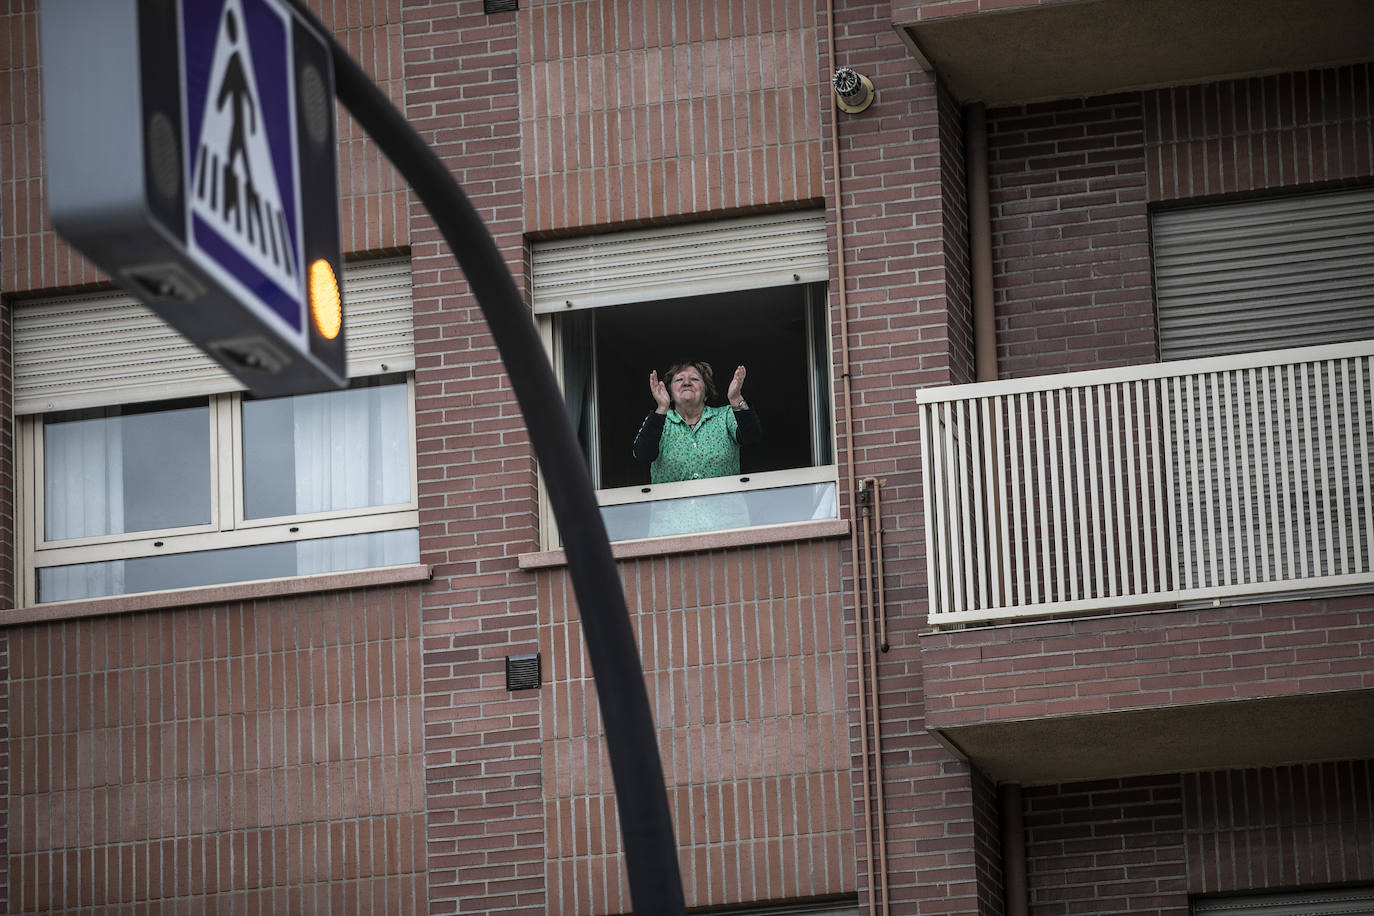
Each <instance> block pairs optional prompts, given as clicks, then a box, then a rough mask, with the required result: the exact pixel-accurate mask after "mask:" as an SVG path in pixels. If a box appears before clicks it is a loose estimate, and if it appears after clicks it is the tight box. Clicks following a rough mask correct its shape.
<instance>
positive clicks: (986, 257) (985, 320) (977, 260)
mask: <svg viewBox="0 0 1374 916" xmlns="http://www.w3.org/2000/svg"><path fill="white" fill-rule="evenodd" d="M964 158H965V170H966V171H967V173H968V176H967V177H968V235H969V261H970V264H969V273H970V274H971V275H972V276H971V282H972V285H973V366H974V373H975V377H976V378H977V379H978V381H980V382H995V381H997V324H996V318H995V317H994V315H993V311H992V218H991V215H990V212H989V210H988V121H987V109H986V108H985V107H984V105H983V103H982V102H975V103H973V104H972V105H968V106H966V107H965V109H964Z"/></svg>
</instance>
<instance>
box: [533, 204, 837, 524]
mask: <svg viewBox="0 0 1374 916" xmlns="http://www.w3.org/2000/svg"><path fill="white" fill-rule="evenodd" d="M827 232H828V229H827V220H826V217H825V212H824V211H822V210H804V211H788V212H779V213H764V214H754V215H751V216H745V217H739V218H735V219H726V220H716V221H711V222H703V223H695V224H683V225H675V226H667V227H656V228H652V229H639V230H630V231H625V232H614V233H605V234H600V235H590V236H584V237H581V238H574V239H559V240H555V241H549V242H536V243H534V246H533V249H532V252H531V298H532V301H533V306H534V312H535V318H536V321H537V324H538V329H539V333H540V336H541V338H542V340H543V342H544V347H545V350H546V352H547V353H548V355H549V359H550V361H551V363H552V364H553V368H554V373H555V375H556V376H557V378H558V380H559V382H560V384H562V383H563V381H564V379H565V377H566V373H565V367H564V365H563V359H562V353H563V348H562V346H561V342H560V340H559V339H558V329H557V326H556V321H555V319H554V316H555V315H558V314H565V313H566V312H567V311H569V310H577V309H602V308H615V307H617V306H626V305H632V304H637V303H645V302H657V301H662V300H668V299H672V298H676V297H684V296H700V295H709V294H713V293H738V292H747V291H749V290H752V289H766V288H770V287H780V286H790V285H795V284H807V285H808V287H810V286H811V285H812V284H818V285H819V284H825V283H828V281H829V279H830V268H829V251H828V242H827ZM821 295H822V296H823V295H825V294H824V293H822V294H821ZM825 306H826V303H825V302H824V300H822V301H821V302H820V303H817V304H816V305H815V306H814V307H817V308H820V309H822V311H823V312H824V311H828V310H826V307H825ZM810 307H812V306H808V308H810ZM825 327H826V330H827V332H828V331H829V322H828V321H826V322H825ZM813 330H814V327H813V325H812V324H811V323H810V322H808V324H807V334H808V350H812V351H814V350H815V349H818V348H819V347H818V346H817V345H818V344H823V347H824V351H825V354H826V365H827V366H828V367H833V366H834V359H833V353H832V348H833V341H832V339H831V337H830V335H829V334H828V333H827V334H826V339H825V340H824V341H821V342H818V341H814V340H813V339H811V335H812V333H813ZM808 375H809V384H810V385H811V387H812V390H811V395H812V401H811V403H813V404H815V403H817V401H818V395H819V394H821V392H817V391H816V390H815V386H816V385H817V384H818V380H817V377H816V375H817V374H816V373H815V372H814V371H812V372H809V373H808ZM827 380H828V373H827ZM591 385H592V389H591V391H590V397H591V399H592V401H593V403H597V402H599V398H598V392H597V391H596V389H595V373H593V374H592V379H591ZM824 394H825V398H826V400H827V401H829V400H830V399H831V394H830V392H829V391H826V392H824ZM645 409H646V410H647V409H648V399H647V392H646V402H645ZM833 418H834V410H833V407H832V409H831V410H830V412H829V417H827V418H826V425H827V428H824V429H813V430H812V439H813V447H814V446H815V444H817V443H818V442H819V441H820V438H821V437H825V439H826V440H828V441H827V443H826V444H828V446H829V453H830V455H831V456H834V455H836V454H837V443H836V441H835V424H834V419H833ZM764 422H765V424H766V422H767V415H766V413H765V416H764ZM812 422H813V423H814V422H816V417H815V416H814V415H813V416H812ZM593 423H595V420H593ZM592 434H593V436H594V437H596V436H597V434H596V431H595V430H594V429H593V430H592ZM626 448H627V449H628V448H629V443H626ZM592 460H593V461H596V457H595V456H593V459H592ZM591 470H592V473H593V479H597V478H599V474H598V471H599V469H598V468H595V467H593V468H592V469H591ZM815 483H833V484H835V485H836V487H838V485H839V466H838V464H837V463H836V462H835V461H834V460H833V457H832V460H831V462H830V463H828V464H825V465H819V466H811V467H803V468H795V469H789V470H784V471H769V472H764V473H752V474H741V475H738V476H734V475H732V476H730V477H717V478H708V479H705V480H697V481H682V482H680V483H672V484H656V485H653V486H649V485H644V486H627V487H618V488H614V489H603V490H598V492H597V501H598V503H599V504H600V505H601V506H603V507H608V506H618V505H627V504H631V503H639V502H651V501H655V500H660V499H673V498H678V497H689V496H700V495H710V494H717V493H744V492H749V491H753V490H765V489H772V488H776V487H786V486H794V485H805V484H815ZM539 493H540V505H539V512H540V532H541V538H540V542H541V547H542V548H543V549H545V550H551V549H555V548H557V547H558V546H559V537H558V532H557V527H556V525H555V523H554V518H553V512H552V508H551V506H550V504H549V501H548V496H547V488H546V487H545V486H544V483H543V480H542V477H541V479H540V488H539ZM766 527H770V526H763V525H760V526H752V527H751V528H749V529H741V530H755V529H757V528H766ZM732 530H733V529H732ZM703 533H704V532H703Z"/></svg>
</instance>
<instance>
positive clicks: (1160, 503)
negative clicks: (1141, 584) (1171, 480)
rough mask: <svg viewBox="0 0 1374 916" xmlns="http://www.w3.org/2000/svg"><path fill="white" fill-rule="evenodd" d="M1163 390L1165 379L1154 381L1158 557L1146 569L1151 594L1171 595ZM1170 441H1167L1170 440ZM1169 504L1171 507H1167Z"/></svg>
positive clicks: (1151, 384) (1153, 453)
mask: <svg viewBox="0 0 1374 916" xmlns="http://www.w3.org/2000/svg"><path fill="white" fill-rule="evenodd" d="M1162 386H1163V381H1162V380H1161V379H1151V380H1150V382H1149V388H1150V450H1151V452H1150V455H1151V460H1150V468H1151V470H1153V471H1154V475H1153V476H1154V485H1155V488H1154V498H1153V499H1151V500H1150V505H1152V506H1153V507H1154V510H1155V517H1154V529H1155V555H1154V557H1153V558H1151V560H1150V563H1149V565H1148V566H1146V567H1145V573H1146V582H1147V583H1148V587H1149V590H1150V593H1151V594H1154V593H1155V591H1156V587H1158V591H1167V590H1168V589H1169V585H1168V583H1167V582H1166V581H1165V570H1166V569H1167V568H1168V556H1169V554H1168V541H1167V540H1166V539H1165V538H1166V532H1165V530H1164V526H1165V523H1166V521H1167V520H1168V519H1170V518H1171V516H1172V513H1171V512H1170V511H1169V508H1170V506H1171V505H1172V500H1171V495H1170V494H1168V493H1165V492H1164V487H1163V478H1164V464H1165V460H1166V459H1165V457H1164V453H1163V452H1162V451H1161V444H1160V442H1161V435H1160V434H1161V429H1160V428H1161V426H1163V425H1164V423H1166V422H1167V421H1166V420H1165V419H1164V414H1162V413H1161V412H1160V407H1159V390H1160V388H1161V387H1162ZM1166 441H1167V437H1166ZM1166 501H1168V502H1169V505H1166V504H1165V503H1166ZM1156 570H1158V572H1159V576H1158V582H1156V580H1155V571H1156Z"/></svg>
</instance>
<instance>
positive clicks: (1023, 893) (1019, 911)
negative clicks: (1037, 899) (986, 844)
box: [997, 782, 1030, 916]
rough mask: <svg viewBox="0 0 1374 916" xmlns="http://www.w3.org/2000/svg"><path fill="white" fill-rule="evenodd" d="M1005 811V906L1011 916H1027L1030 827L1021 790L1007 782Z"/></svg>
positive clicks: (1002, 796)
mask: <svg viewBox="0 0 1374 916" xmlns="http://www.w3.org/2000/svg"><path fill="white" fill-rule="evenodd" d="M997 795H998V800H999V801H1000V802H1001V804H1000V805H999V806H998V807H1000V808H1001V809H1002V905H1003V907H1004V909H1005V911H1006V914H1007V916H1027V914H1028V913H1030V899H1029V897H1028V896H1027V893H1028V892H1027V889H1026V825H1025V819H1024V817H1023V815H1022V814H1021V786H1020V784H1018V783H1014V782H1004V783H1002V784H1001V785H1000V786H998V787H997Z"/></svg>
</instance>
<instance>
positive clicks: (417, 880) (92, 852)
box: [7, 588, 425, 913]
mask: <svg viewBox="0 0 1374 916" xmlns="http://www.w3.org/2000/svg"><path fill="white" fill-rule="evenodd" d="M417 599H418V595H417V590H416V589H414V588H394V589H375V590H366V591H356V592H338V593H328V594H323V595H315V596H310V597H303V598H299V599H283V600H274V601H258V602H249V603H242V604H230V605H222V606H207V607H195V608H180V609H172V610H167V611H160V612H156V613H141V614H132V615H125V616H118V617H97V618H88V619H84V620H71V621H66V622H61V623H55V624H45V625H36V626H27V627H22V628H17V629H14V630H11V631H9V640H10V643H11V645H12V646H13V649H14V652H13V657H12V659H11V664H10V666H9V672H8V674H9V679H8V681H7V684H8V696H9V701H10V704H11V708H12V710H13V715H12V717H11V718H10V719H9V720H8V721H9V755H10V759H11V761H12V763H13V775H12V777H11V778H10V784H9V805H10V809H9V818H8V832H7V838H8V844H9V848H8V854H9V862H8V866H9V875H10V879H11V881H12V897H11V898H10V899H9V905H10V908H11V909H12V910H13V911H19V910H23V911H33V910H63V911H67V912H77V911H80V912H91V913H110V912H134V911H135V910H134V909H132V908H133V907H134V906H135V905H142V906H145V907H150V908H153V909H160V908H164V907H172V906H176V907H177V908H179V909H180V908H186V907H192V906H194V907H199V908H201V909H202V910H204V911H210V912H219V911H223V912H228V911H230V910H234V911H243V912H250V911H251V912H258V911H263V912H274V913H286V912H307V913H318V912H327V911H330V910H331V908H332V911H333V912H345V911H360V910H367V909H369V908H373V907H376V906H380V905H381V904H382V902H383V901H391V903H390V904H389V905H390V906H392V907H394V908H395V910H396V911H397V912H401V913H420V912H424V911H425V902H424V897H425V873H424V866H425V859H424V817H423V804H424V783H423V778H424V774H423V769H422V766H421V757H420V742H421V737H422V735H421V728H422V714H423V709H422V705H421V682H420V646H419V628H420V619H419V603H418V600H417ZM174 901H175V903H174Z"/></svg>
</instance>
